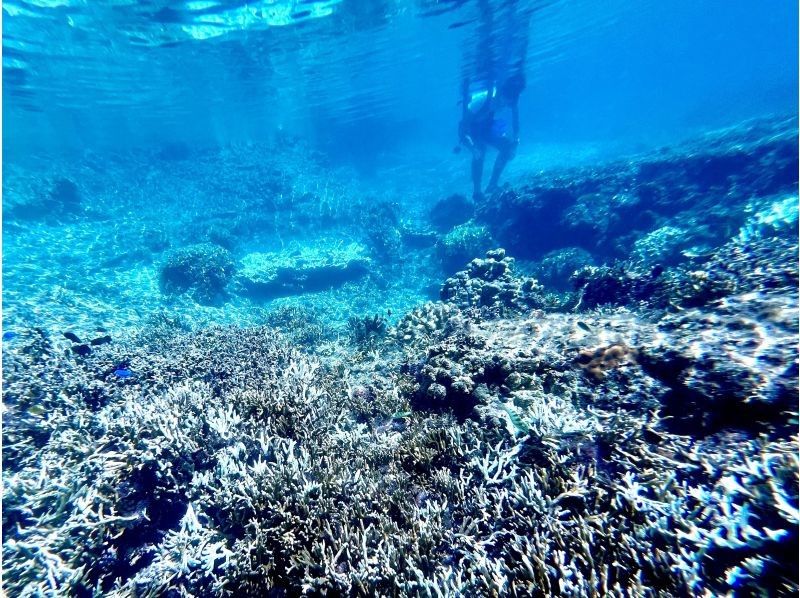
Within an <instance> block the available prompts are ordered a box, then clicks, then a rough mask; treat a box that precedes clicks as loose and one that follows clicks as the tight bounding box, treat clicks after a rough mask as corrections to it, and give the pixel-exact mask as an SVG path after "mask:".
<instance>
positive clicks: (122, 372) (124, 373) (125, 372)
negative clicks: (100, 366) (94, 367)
mask: <svg viewBox="0 0 800 598" xmlns="http://www.w3.org/2000/svg"><path fill="white" fill-rule="evenodd" d="M114 375H115V376H116V377H117V378H130V377H131V376H133V372H132V371H130V370H129V369H128V368H119V369H118V370H114Z"/></svg>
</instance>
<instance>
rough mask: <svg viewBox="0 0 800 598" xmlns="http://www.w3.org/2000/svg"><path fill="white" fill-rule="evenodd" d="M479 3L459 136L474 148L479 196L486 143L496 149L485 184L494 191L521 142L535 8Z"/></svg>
mask: <svg viewBox="0 0 800 598" xmlns="http://www.w3.org/2000/svg"><path fill="white" fill-rule="evenodd" d="M476 5H477V11H478V15H477V26H476V32H475V37H474V39H471V40H470V45H471V46H472V47H474V54H472V52H471V51H466V52H465V53H464V65H463V72H462V85H461V105H462V109H461V121H460V122H459V125H458V138H459V142H460V143H461V144H462V145H464V146H466V147H467V148H469V149H470V150H471V152H472V185H473V196H474V197H475V198H476V199H479V198H482V197H483V192H482V189H481V179H482V178H483V162H484V158H485V156H486V149H487V146H490V145H491V146H493V147H495V148H497V158H496V160H495V163H494V168H493V169H492V175H491V178H490V179H489V185H488V187H487V188H486V192H487V193H489V194H491V193H493V192H495V191H496V190H497V185H498V182H499V180H500V175H501V174H502V173H503V169H504V168H505V167H506V164H508V162H509V160H511V159H512V158H513V157H514V154H515V152H516V149H517V145H518V144H519V96H520V94H521V93H522V90H523V89H525V59H526V55H527V49H528V27H529V22H530V12H531V9H530V8H528V7H521V6H520V2H519V0H495V1H492V0H477V3H476ZM473 44H474V45H473Z"/></svg>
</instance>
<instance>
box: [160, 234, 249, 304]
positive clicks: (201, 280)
mask: <svg viewBox="0 0 800 598" xmlns="http://www.w3.org/2000/svg"><path fill="white" fill-rule="evenodd" d="M234 272H235V265H234V263H233V258H232V257H231V255H230V253H229V252H228V251H227V250H226V249H225V248H223V247H220V246H219V245H213V244H211V243H199V244H197V245H190V246H188V247H181V248H179V249H175V250H173V251H170V252H169V253H168V254H167V256H166V258H165V260H164V263H163V264H162V265H161V278H160V282H161V288H162V290H163V291H164V292H165V293H167V294H180V293H186V292H191V293H192V295H193V296H194V297H195V298H196V299H197V300H198V301H201V302H213V301H216V300H218V299H220V298H222V297H224V296H225V294H226V288H227V286H228V283H229V282H230V281H231V280H232V278H233V275H234Z"/></svg>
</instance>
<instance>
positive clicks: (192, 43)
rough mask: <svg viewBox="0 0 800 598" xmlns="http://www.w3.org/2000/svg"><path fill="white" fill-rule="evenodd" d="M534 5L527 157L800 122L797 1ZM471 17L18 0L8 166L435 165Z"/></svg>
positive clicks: (11, 37)
mask: <svg viewBox="0 0 800 598" xmlns="http://www.w3.org/2000/svg"><path fill="white" fill-rule="evenodd" d="M530 4H531V5H532V6H531V8H532V9H534V14H533V16H532V17H531V19H530V25H529V43H528V49H527V61H526V71H527V74H528V81H529V83H528V88H527V89H526V91H525V95H524V96H523V100H522V102H521V112H522V115H521V118H522V122H523V123H525V126H524V127H523V141H524V142H525V144H533V143H543V144H563V143H573V142H577V143H589V144H595V143H596V144H611V145H614V146H618V145H623V146H626V147H631V146H635V145H637V144H641V145H642V146H644V147H652V146H653V145H656V144H659V143H668V142H670V141H674V140H676V139H680V138H682V137H684V136H686V135H687V133H690V132H692V131H694V130H697V129H701V128H704V127H709V126H712V127H713V126H720V125H726V124H728V123H730V122H733V121H735V120H737V119H742V118H744V117H747V116H752V115H760V114H764V113H775V112H777V113H793V112H795V111H796V106H797V56H796V54H797V53H796V51H795V50H796V43H797V20H798V19H797V6H796V4H795V3H793V2H775V3H772V4H770V6H769V7H765V6H760V5H757V4H754V3H752V2H747V1H744V0H742V1H740V0H736V1H734V2H722V1H716V0H715V1H704V2H692V3H690V2H684V3H680V4H678V5H674V4H671V3H665V2H656V1H652V0H646V1H644V2H636V3H631V2H624V1H622V0H613V1H611V2H604V3H602V5H598V4H597V3H594V2H584V1H579V2H538V3H537V2H531V3H530ZM476 5H477V3H476V2H443V3H438V4H437V3H412V2H407V3H406V2H374V3H372V2H366V3H361V2H341V3H337V2H310V3H302V4H298V5H297V6H294V5H293V3H291V2H283V3H267V2H264V3H262V4H247V5H240V4H237V3H235V2H231V3H227V2H209V3H196V4H193V3H188V2H187V3H185V4H174V5H172V4H169V3H157V4H152V5H149V4H145V5H141V6H139V5H137V4H119V5H117V4H109V5H105V4H103V3H93V4H92V6H91V8H90V7H85V6H82V5H77V6H71V5H70V4H69V3H67V2H63V3H62V2H53V3H48V2H37V3H27V2H8V3H6V4H5V5H4V9H3V11H4V16H5V19H4V25H3V33H4V41H3V49H4V58H3V61H4V62H3V66H4V68H3V82H4V88H5V90H6V93H5V94H4V103H3V107H4V115H5V122H6V127H5V129H4V134H3V144H4V148H5V150H6V152H7V153H8V158H9V159H12V160H13V159H21V158H22V157H23V156H24V155H26V154H28V153H29V152H34V151H40V150H43V149H46V150H48V151H63V152H68V151H81V150H83V149H85V148H92V149H100V148H102V149H108V148H113V149H127V148H130V147H138V146H141V145H148V144H159V143H164V142H186V143H189V144H192V145H194V146H197V145H199V146H203V147H205V146H217V145H220V144H222V145H224V144H226V143H230V142H242V141H245V142H246V141H259V140H263V139H265V138H268V137H270V136H271V135H273V134H274V131H275V129H276V128H277V127H280V128H282V129H283V130H284V131H286V132H288V133H290V134H300V135H303V136H306V137H310V138H312V139H314V140H315V142H316V143H318V144H319V145H320V147H321V148H323V149H324V150H326V151H328V152H330V153H331V154H333V155H334V157H339V156H346V158H347V159H348V160H353V161H355V162H356V163H357V164H361V163H368V162H370V161H372V160H373V159H376V158H375V154H378V155H380V154H383V153H390V152H394V151H398V150H399V149H400V148H406V149H408V151H411V152H416V151H423V152H424V153H426V154H427V153H434V154H436V153H438V152H441V151H443V150H445V149H446V148H448V147H449V146H450V145H452V142H453V141H452V140H453V136H454V132H453V131H454V129H455V124H456V118H457V108H456V106H455V104H456V102H457V101H458V100H459V83H460V81H459V77H460V66H461V63H462V59H463V55H464V54H465V53H468V52H470V51H472V50H473V47H474V45H475V36H476V26H475V22H474V19H475V13H477V8H476ZM539 5H541V6H539ZM306 11H308V12H310V13H311V14H310V15H308V16H305V17H303V18H301V19H299V20H296V19H293V18H292V16H291V15H292V14H297V13H304V12H306ZM439 12H440V13H443V14H439V15H436V14H435V13H439ZM315 15H319V16H318V17H316V18H314V17H315ZM471 21H472V22H471ZM461 23H466V24H465V25H463V26H460V27H456V28H453V27H454V26H456V25H459V24H461ZM112 132H113V134H112ZM333 148H335V150H334V149H333ZM422 148H424V149H422Z"/></svg>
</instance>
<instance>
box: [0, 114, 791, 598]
mask: <svg viewBox="0 0 800 598" xmlns="http://www.w3.org/2000/svg"><path fill="white" fill-rule="evenodd" d="M797 173H798V155H797V121H796V120H794V119H780V118H769V119H762V120H757V121H749V122H746V123H740V124H738V125H737V126H734V127H731V128H730V129H727V130H724V131H716V132H713V133H709V134H706V135H703V136H700V137H698V138H695V139H692V140H689V141H687V142H685V143H682V144H678V145H676V146H674V147H670V148H664V149H661V150H658V151H655V152H648V153H646V154H642V155H636V156H631V157H629V158H627V159H624V160H616V161H612V162H607V163H600V164H592V165H584V166H581V167H575V168H570V169H547V170H545V171H541V172H530V173H524V174H522V175H521V176H517V177H515V178H514V179H513V182H512V184H511V185H507V186H506V188H505V189H504V190H503V191H502V192H501V193H500V194H498V195H496V196H494V197H491V198H488V199H487V200H486V201H482V202H478V203H477V204H476V203H474V202H473V201H472V200H470V199H468V198H466V197H463V196H460V195H458V194H453V193H452V191H450V192H448V191H447V190H442V189H436V188H435V185H434V184H432V185H431V186H429V187H426V186H425V183H426V180H427V179H425V177H420V178H417V179H416V180H415V181H414V191H413V192H409V191H407V190H405V191H403V196H402V199H398V197H399V196H398V195H397V194H396V193H395V194H392V193H388V192H385V191H382V192H381V193H377V192H376V191H375V188H372V189H371V188H370V186H369V185H368V184H365V183H359V182H358V177H357V176H354V175H353V174H352V173H348V172H346V171H345V170H343V169H341V168H336V167H334V166H333V165H330V164H326V163H325V161H324V158H323V157H322V156H320V155H316V154H314V153H313V152H309V151H308V150H307V149H305V147H304V146H303V145H302V144H301V143H289V142H287V141H286V140H282V142H281V143H279V144H271V145H264V146H252V145H251V146H243V147H231V148H225V149H223V150H214V151H210V150H209V151H204V152H201V151H197V150H191V149H190V148H186V147H183V146H180V145H172V146H165V147H163V148H159V149H158V150H153V151H149V152H138V153H130V154H125V155H102V156H101V155H91V154H88V153H87V154H86V155H83V156H76V157H74V159H73V160H71V161H63V160H60V161H59V160H44V159H43V158H42V159H40V160H39V161H37V160H36V159H35V158H33V159H31V160H30V161H29V162H27V163H25V164H21V163H11V164H9V162H8V161H6V163H5V165H4V199H3V202H4V204H3V208H4V222H3V245H4V253H3V272H4V287H3V307H4V310H3V325H4V327H3V409H4V410H3V449H2V451H3V452H2V455H3V590H4V592H5V593H6V594H7V595H8V596H69V595H74V596H91V595H106V596H216V595H220V596H295V595H300V594H310V595H331V596H337V595H365V596H367V595H368V596H373V595H381V596H399V595H411V596H415V595H419V596H467V595H469V596H505V595H508V596H551V595H564V596H598V595H616V596H687V595H708V596H720V595H737V596H738V595H743V596H744V595H763V596H773V595H787V596H789V595H796V593H797V590H798V585H797V580H798V524H800V514H799V512H798V437H797V431H798V414H797V411H798V409H797V407H798V402H797V398H798V351H797V346H798V230H797V226H798V197H797V184H798V177H797ZM407 174H408V173H405V175H404V176H407ZM501 247H502V248H503V249H500V248H501Z"/></svg>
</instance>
